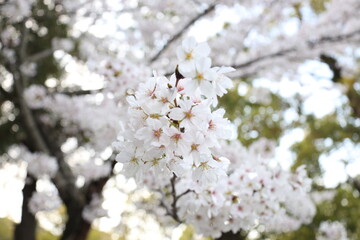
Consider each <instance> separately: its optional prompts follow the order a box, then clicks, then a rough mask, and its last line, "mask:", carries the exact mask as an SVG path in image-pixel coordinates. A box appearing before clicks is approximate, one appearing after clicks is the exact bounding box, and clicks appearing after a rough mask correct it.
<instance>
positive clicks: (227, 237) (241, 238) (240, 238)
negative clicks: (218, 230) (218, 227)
mask: <svg viewBox="0 0 360 240" xmlns="http://www.w3.org/2000/svg"><path fill="white" fill-rule="evenodd" d="M246 235H247V234H246V233H245V232H244V231H242V230H240V231H239V232H237V233H233V232H232V231H229V232H226V233H223V234H222V235H221V236H220V237H218V238H216V239H215V240H245V239H246Z"/></svg>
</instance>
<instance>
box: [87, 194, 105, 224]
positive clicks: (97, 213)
mask: <svg viewBox="0 0 360 240" xmlns="http://www.w3.org/2000/svg"><path fill="white" fill-rule="evenodd" d="M102 203H103V199H102V197H100V196H99V195H96V194H95V195H93V196H92V198H91V202H90V203H89V204H88V205H87V206H85V208H84V210H83V212H82V217H83V218H84V219H85V220H86V221H88V222H89V223H92V222H93V221H94V219H96V218H100V217H104V216H107V214H108V213H107V211H106V210H105V209H104V208H103V207H102V206H101V205H102Z"/></svg>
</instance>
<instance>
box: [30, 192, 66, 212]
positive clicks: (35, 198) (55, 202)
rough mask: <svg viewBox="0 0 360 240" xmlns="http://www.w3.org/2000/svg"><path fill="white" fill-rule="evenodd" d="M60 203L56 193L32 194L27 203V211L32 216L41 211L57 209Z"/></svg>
mask: <svg viewBox="0 0 360 240" xmlns="http://www.w3.org/2000/svg"><path fill="white" fill-rule="evenodd" d="M61 204H62V201H61V199H60V197H59V195H58V194H57V192H55V191H53V192H34V193H33V195H32V196H31V198H30V201H29V205H28V206H29V210H30V212H31V213H32V214H34V215H35V214H36V213H37V212H41V211H51V210H55V209H58V208H59V207H60V206H61Z"/></svg>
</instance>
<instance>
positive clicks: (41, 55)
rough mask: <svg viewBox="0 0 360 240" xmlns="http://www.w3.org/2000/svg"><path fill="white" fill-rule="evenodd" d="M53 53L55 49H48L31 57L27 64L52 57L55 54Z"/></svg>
mask: <svg viewBox="0 0 360 240" xmlns="http://www.w3.org/2000/svg"><path fill="white" fill-rule="evenodd" d="M53 52H54V50H53V49H46V50H44V51H41V52H38V53H35V54H33V55H31V56H29V57H28V58H27V59H26V62H38V61H40V60H42V59H44V58H46V57H48V56H50V55H51V54H53Z"/></svg>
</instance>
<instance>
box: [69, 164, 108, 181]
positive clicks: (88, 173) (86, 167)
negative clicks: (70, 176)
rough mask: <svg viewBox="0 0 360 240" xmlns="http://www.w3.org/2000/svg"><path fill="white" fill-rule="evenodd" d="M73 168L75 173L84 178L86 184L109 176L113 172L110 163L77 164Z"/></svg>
mask: <svg viewBox="0 0 360 240" xmlns="http://www.w3.org/2000/svg"><path fill="white" fill-rule="evenodd" d="M73 168H74V172H75V173H76V174H77V175H80V176H83V177H84V178H85V181H86V182H90V181H91V180H97V179H100V178H103V177H106V176H109V174H110V173H111V170H112V168H111V164H110V163H108V162H107V163H102V164H97V163H96V162H95V161H93V160H89V161H87V162H86V163H83V164H76V165H75V166H73Z"/></svg>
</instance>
